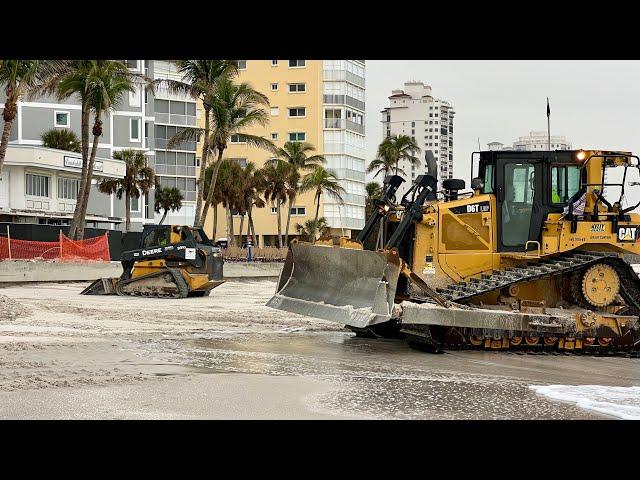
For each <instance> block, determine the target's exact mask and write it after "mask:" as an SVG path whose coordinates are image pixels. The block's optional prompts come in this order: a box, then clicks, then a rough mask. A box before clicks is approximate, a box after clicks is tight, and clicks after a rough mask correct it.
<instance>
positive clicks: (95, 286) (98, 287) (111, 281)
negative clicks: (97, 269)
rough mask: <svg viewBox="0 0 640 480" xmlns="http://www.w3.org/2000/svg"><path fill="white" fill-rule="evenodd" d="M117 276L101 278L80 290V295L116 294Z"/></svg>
mask: <svg viewBox="0 0 640 480" xmlns="http://www.w3.org/2000/svg"><path fill="white" fill-rule="evenodd" d="M117 282H118V279H117V278H99V279H98V280H95V281H94V282H92V283H91V285H89V286H88V287H87V288H85V289H84V290H82V291H81V292H80V295H115V294H116V289H115V285H116V283H117Z"/></svg>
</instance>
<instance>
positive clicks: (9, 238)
mask: <svg viewBox="0 0 640 480" xmlns="http://www.w3.org/2000/svg"><path fill="white" fill-rule="evenodd" d="M7 247H8V248H9V260H11V234H10V233H9V225H7Z"/></svg>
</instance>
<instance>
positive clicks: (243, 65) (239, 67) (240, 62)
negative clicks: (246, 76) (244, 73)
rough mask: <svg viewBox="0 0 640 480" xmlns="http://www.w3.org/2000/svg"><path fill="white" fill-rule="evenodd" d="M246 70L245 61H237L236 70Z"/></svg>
mask: <svg viewBox="0 0 640 480" xmlns="http://www.w3.org/2000/svg"><path fill="white" fill-rule="evenodd" d="M246 69H247V61H246V60H238V70H246Z"/></svg>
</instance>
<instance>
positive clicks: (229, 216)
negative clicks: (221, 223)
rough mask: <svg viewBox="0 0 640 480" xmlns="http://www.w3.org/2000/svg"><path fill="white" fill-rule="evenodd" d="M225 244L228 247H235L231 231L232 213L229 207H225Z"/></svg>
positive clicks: (232, 231)
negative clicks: (226, 243)
mask: <svg viewBox="0 0 640 480" xmlns="http://www.w3.org/2000/svg"><path fill="white" fill-rule="evenodd" d="M227 242H228V245H229V246H235V244H236V238H235V232H234V230H233V211H232V210H231V206H228V207H227Z"/></svg>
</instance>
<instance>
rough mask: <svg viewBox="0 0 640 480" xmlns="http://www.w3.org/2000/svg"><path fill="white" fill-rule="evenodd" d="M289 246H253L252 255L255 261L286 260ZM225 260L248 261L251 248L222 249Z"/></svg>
mask: <svg viewBox="0 0 640 480" xmlns="http://www.w3.org/2000/svg"><path fill="white" fill-rule="evenodd" d="M288 251H289V249H288V248H287V247H282V248H278V247H251V257H252V260H253V261H254V262H284V260H285V259H286V258H287V252H288ZM222 257H223V258H224V260H225V262H246V261H247V259H248V258H249V250H248V249H247V248H240V247H227V248H225V249H224V250H223V251H222Z"/></svg>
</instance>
